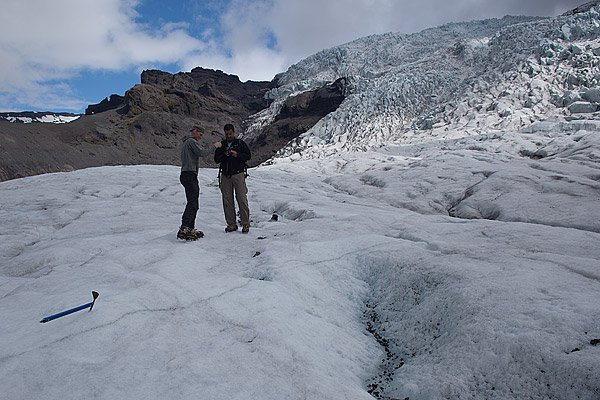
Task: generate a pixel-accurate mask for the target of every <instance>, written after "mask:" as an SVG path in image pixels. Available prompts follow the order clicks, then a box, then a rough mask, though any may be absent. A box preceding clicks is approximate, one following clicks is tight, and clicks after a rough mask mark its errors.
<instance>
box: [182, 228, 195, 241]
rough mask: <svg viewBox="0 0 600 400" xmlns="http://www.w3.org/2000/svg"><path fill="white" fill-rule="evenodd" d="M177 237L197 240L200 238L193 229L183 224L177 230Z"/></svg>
mask: <svg viewBox="0 0 600 400" xmlns="http://www.w3.org/2000/svg"><path fill="white" fill-rule="evenodd" d="M177 239H182V240H196V239H198V237H197V236H196V235H195V234H193V233H192V230H191V229H190V228H188V227H187V226H182V227H181V228H179V231H178V232H177Z"/></svg>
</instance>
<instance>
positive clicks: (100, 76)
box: [0, 0, 585, 113]
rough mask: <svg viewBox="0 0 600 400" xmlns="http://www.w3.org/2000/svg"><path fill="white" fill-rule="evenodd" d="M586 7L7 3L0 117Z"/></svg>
mask: <svg viewBox="0 0 600 400" xmlns="http://www.w3.org/2000/svg"><path fill="white" fill-rule="evenodd" d="M584 2H585V1H583V0H556V1H554V0H503V1H502V2H498V1H497V0H453V1H447V0H420V1H415V0H302V1H299V0H222V1H219V0H206V1H192V0H181V1H176V0H172V1H168V0H162V1H160V0H102V1H98V0H54V1H47V0H26V1H24V0H3V1H2V5H1V9H2V12H1V13H0V111H29V110H31V111H61V112H75V113H82V112H83V111H84V110H85V108H86V107H87V106H88V105H89V104H93V103H98V102H100V101H101V100H102V99H103V98H105V97H107V96H110V95H111V94H113V93H116V94H120V95H123V94H124V93H125V91H126V90H128V89H129V88H131V87H132V86H134V85H135V84H137V83H139V82H140V73H141V71H143V70H145V69H153V68H156V69H161V70H163V71H168V72H172V73H176V72H180V71H190V70H191V69H192V68H194V67H196V66H201V67H205V68H212V69H220V70H223V71H224V72H226V73H229V74H235V75H238V76H239V77H240V79H241V80H242V81H246V80H267V81H268V80H271V79H272V78H273V77H274V76H275V74H277V73H279V72H283V71H285V70H286V69H287V68H288V67H289V66H290V65H292V64H293V63H295V62H297V61H300V60H302V59H303V58H306V57H308V56H309V55H311V54H314V53H316V52H318V51H319V50H322V49H325V48H330V47H333V46H336V45H339V44H343V43H346V42H349V41H351V40H354V39H357V38H360V37H364V36H367V35H371V34H378V33H385V32H402V33H411V32H416V31H419V30H421V29H424V28H427V27H432V26H437V25H440V24H443V23H446V22H458V21H465V20H472V19H483V18H492V17H502V16H504V15H507V14H511V15H558V14H560V13H562V12H564V11H566V10H568V9H571V8H573V7H575V6H577V5H579V4H582V3H584Z"/></svg>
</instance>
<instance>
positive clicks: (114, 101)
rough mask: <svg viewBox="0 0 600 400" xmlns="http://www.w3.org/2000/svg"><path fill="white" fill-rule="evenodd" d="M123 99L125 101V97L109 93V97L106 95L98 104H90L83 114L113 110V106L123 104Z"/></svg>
mask: <svg viewBox="0 0 600 400" xmlns="http://www.w3.org/2000/svg"><path fill="white" fill-rule="evenodd" d="M124 101H125V97H123V96H119V95H118V94H111V95H110V99H109V98H108V97H106V98H105V99H104V100H102V101H101V102H100V103H98V104H90V105H89V106H88V107H87V108H86V109H85V114H86V115H92V114H97V113H100V112H104V111H108V110H114V109H115V108H119V107H121V106H122V105H123V103H124Z"/></svg>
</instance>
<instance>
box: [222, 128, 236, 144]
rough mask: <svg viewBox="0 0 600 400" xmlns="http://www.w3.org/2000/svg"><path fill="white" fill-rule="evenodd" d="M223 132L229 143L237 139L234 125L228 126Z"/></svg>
mask: <svg viewBox="0 0 600 400" xmlns="http://www.w3.org/2000/svg"><path fill="white" fill-rule="evenodd" d="M223 131H224V132H225V139H227V140H229V141H231V140H233V139H235V129H234V128H233V125H232V124H226V125H225V127H224V128H223Z"/></svg>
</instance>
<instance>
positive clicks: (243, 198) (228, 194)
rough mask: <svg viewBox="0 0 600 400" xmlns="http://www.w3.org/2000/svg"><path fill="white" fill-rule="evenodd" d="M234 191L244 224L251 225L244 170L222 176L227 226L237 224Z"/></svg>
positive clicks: (222, 194)
mask: <svg viewBox="0 0 600 400" xmlns="http://www.w3.org/2000/svg"><path fill="white" fill-rule="evenodd" d="M234 193H235V199H236V200H237V204H238V208H239V209H240V220H241V221H242V226H244V225H248V226H249V225H250V210H249V208H248V196H247V193H248V188H247V187H246V176H245V174H244V173H243V172H240V173H239V174H235V175H232V176H221V196H222V197H223V212H224V213H225V221H226V222H227V226H237V223H236V222H235V204H234V203H233V195H234Z"/></svg>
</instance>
